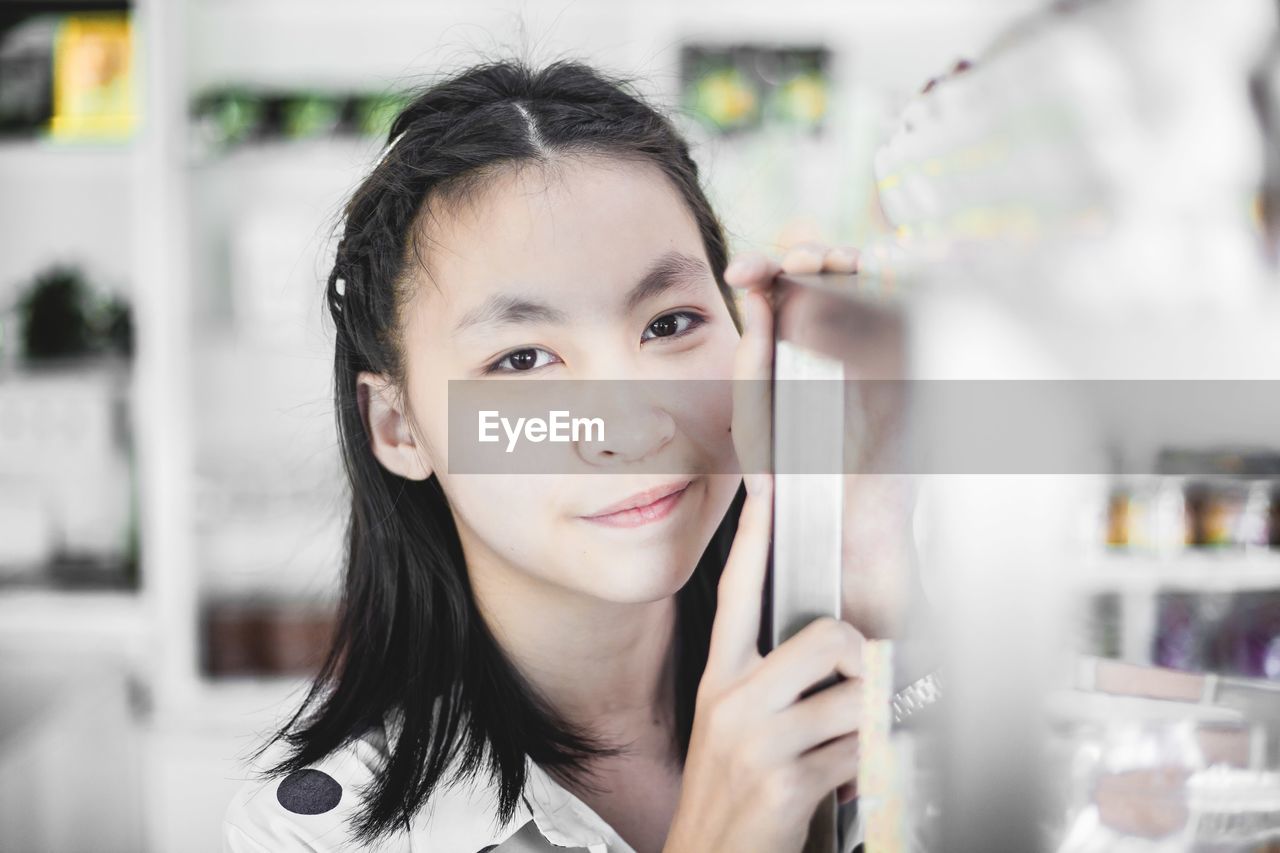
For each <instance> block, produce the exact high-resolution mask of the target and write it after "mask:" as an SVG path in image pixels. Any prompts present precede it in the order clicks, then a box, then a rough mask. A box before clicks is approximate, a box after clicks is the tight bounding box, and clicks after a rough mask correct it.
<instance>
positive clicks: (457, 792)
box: [222, 726, 528, 853]
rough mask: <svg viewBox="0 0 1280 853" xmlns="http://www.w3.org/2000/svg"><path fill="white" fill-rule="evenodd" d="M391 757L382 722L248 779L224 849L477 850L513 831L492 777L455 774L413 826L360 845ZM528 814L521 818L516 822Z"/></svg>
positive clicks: (228, 823)
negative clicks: (307, 759) (293, 765)
mask: <svg viewBox="0 0 1280 853" xmlns="http://www.w3.org/2000/svg"><path fill="white" fill-rule="evenodd" d="M282 750H283V747H279V748H277V749H274V750H273V751H272V752H269V753H268V754H267V755H266V756H265V757H264V760H265V763H267V764H269V763H271V761H273V760H278V759H279V758H280V757H282V754H283V752H282ZM386 754H387V734H386V729H385V728H383V727H381V726H378V727H375V728H372V729H370V730H369V731H367V732H366V733H365V734H363V735H361V736H360V737H358V738H356V739H354V740H352V741H351V742H349V743H348V744H347V745H345V746H344V747H342V748H341V749H338V750H335V751H334V752H332V753H330V754H329V755H327V756H325V757H324V758H323V759H322V760H320V761H318V762H316V763H315V764H312V765H311V766H310V767H307V768H305V769H303V770H298V771H296V772H294V773H291V774H289V775H287V776H284V777H274V778H271V779H267V780H265V781H264V780H261V779H254V780H252V781H249V782H246V783H245V784H244V785H242V786H241V788H240V789H239V790H238V791H237V792H236V795H235V796H234V797H233V798H232V800H231V803H230V805H229V806H228V808H227V812H226V817H225V819H224V821H223V830H222V837H223V841H222V848H223V853H289V851H326V853H328V851H355V850H360V851H377V853H410V851H428V850H449V851H459V853H471V851H478V850H483V849H485V848H487V847H489V846H490V845H493V844H496V843H498V842H500V841H502V840H503V839H505V838H506V837H507V836H508V835H510V834H511V832H512V828H511V826H512V825H515V824H512V825H509V826H505V827H504V826H499V825H498V822H497V820H496V815H497V813H498V809H497V798H496V794H495V791H494V790H493V788H492V786H491V785H490V784H489V783H488V780H487V779H478V780H467V781H465V782H464V781H463V780H460V779H457V778H451V779H450V780H449V783H448V784H444V785H441V787H440V788H438V789H437V790H436V791H435V792H434V793H433V795H432V797H431V799H430V801H429V802H428V803H427V805H426V806H425V807H424V808H423V810H422V811H421V812H420V813H419V814H418V815H417V816H416V817H415V819H414V821H413V826H412V827H411V828H410V829H408V830H402V831H400V832H397V833H395V834H394V835H392V836H389V837H388V838H386V839H384V840H382V841H380V842H379V843H378V844H374V845H366V844H363V843H360V842H357V841H356V840H355V838H354V833H353V828H354V826H355V820H356V818H357V816H358V814H359V812H360V811H361V808H362V806H363V798H362V793H363V790H364V789H365V788H366V786H368V785H369V784H370V783H372V782H373V781H374V780H375V778H376V776H377V774H378V773H379V772H380V770H381V768H382V766H383V762H384V760H385V758H386ZM452 769H453V768H451V770H452ZM527 819H528V816H527V815H525V816H523V817H520V816H517V822H520V821H522V820H527Z"/></svg>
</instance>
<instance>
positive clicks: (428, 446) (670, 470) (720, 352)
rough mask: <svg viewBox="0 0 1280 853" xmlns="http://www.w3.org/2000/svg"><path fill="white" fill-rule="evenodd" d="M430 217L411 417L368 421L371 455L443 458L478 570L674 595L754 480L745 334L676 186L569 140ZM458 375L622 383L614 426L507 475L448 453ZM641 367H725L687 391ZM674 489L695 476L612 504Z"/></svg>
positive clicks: (413, 312)
mask: <svg viewBox="0 0 1280 853" xmlns="http://www.w3.org/2000/svg"><path fill="white" fill-rule="evenodd" d="M425 228H426V229H427V234H428V235H429V239H427V240H423V241H421V245H422V246H423V252H424V254H427V253H429V255H428V258H429V261H428V262H429V266H430V269H431V277H430V279H429V280H428V278H427V276H426V275H425V274H424V273H422V271H421V270H419V272H418V279H419V281H418V283H417V284H415V286H414V291H413V293H414V295H413V297H412V298H411V300H410V301H409V303H408V304H407V306H406V308H405V311H404V314H403V332H404V339H403V350H404V355H405V362H406V378H405V388H404V389H403V390H404V393H405V394H406V395H407V397H408V410H409V417H408V419H407V420H406V421H405V422H404V425H402V427H401V428H400V429H399V430H390V429H388V430H383V431H382V435H383V436H384V438H379V437H378V432H379V431H378V429H377V427H374V428H373V429H374V433H375V439H374V444H375V453H377V454H378V455H379V458H380V459H381V460H382V461H383V463H384V464H386V465H388V467H395V466H399V471H398V473H401V474H403V475H405V476H414V477H426V476H429V475H430V473H432V472H434V473H435V474H437V475H438V476H439V478H440V483H441V485H442V487H443V489H444V492H445V494H446V495H447V496H448V498H449V503H450V506H451V508H452V512H453V515H454V520H455V522H456V524H457V527H458V532H459V536H460V538H461V541H462V545H463V549H464V551H465V553H466V557H467V562H468V566H469V569H470V571H471V572H472V573H473V576H474V573H475V572H490V573H496V576H497V577H499V578H502V577H505V578H507V579H512V578H513V577H514V576H513V575H512V574H511V573H512V572H515V573H520V575H523V576H531V577H532V578H536V579H539V580H541V581H544V582H547V583H550V584H553V585H556V586H558V587H561V588H564V589H567V590H571V591H575V592H578V593H581V594H583V595H586V596H589V597H591V598H594V599H602V600H608V601H615V602H639V601H654V600H658V599H660V598H664V597H667V596H670V595H672V594H674V593H675V592H676V591H677V590H678V589H679V588H680V587H681V586H683V585H684V583H685V582H686V581H687V580H688V578H689V577H690V575H691V574H692V572H693V569H694V568H695V566H696V564H697V562H698V558H699V557H700V555H701V554H702V551H703V550H704V549H705V547H706V545H707V543H708V541H709V540H710V538H711V536H712V534H713V533H714V531H715V529H716V527H717V526H718V524H719V523H720V521H721V519H722V518H723V516H724V514H725V512H726V510H727V508H728V506H729V503H730V502H731V500H732V498H733V496H734V494H735V492H736V491H737V487H738V483H739V482H740V477H739V476H738V475H737V474H734V473H732V472H733V471H734V470H735V462H734V454H733V444H732V440H731V435H730V433H729V425H730V420H731V415H732V411H731V393H730V387H729V381H728V380H729V378H730V376H731V373H732V362H733V356H734V352H735V349H736V346H737V342H738V332H737V329H736V328H735V327H734V324H733V320H732V319H731V317H730V315H729V311H728V309H727V307H726V306H725V303H724V298H723V297H722V296H721V293H720V291H719V289H718V288H717V286H716V281H715V278H714V276H713V274H712V272H711V270H710V268H709V266H708V264H707V259H706V253H705V250H704V248H703V244H702V240H701V237H700V235H699V232H698V228H697V226H696V224H695V222H694V220H693V217H692V215H691V214H690V212H689V211H688V209H687V208H686V206H685V203H684V201H683V200H682V198H681V196H680V195H679V193H678V192H677V190H676V189H675V188H674V187H673V186H672V185H671V184H670V182H669V180H668V179H667V178H666V177H665V175H663V173H662V172H661V171H660V170H659V169H658V168H657V167H656V166H653V165H651V164H648V163H643V162H633V161H624V160H619V159H608V158H603V157H599V156H583V157H572V158H564V159H561V160H559V161H558V162H557V164H556V165H555V166H554V167H552V168H550V169H547V168H544V167H541V166H531V167H529V166H526V167H524V168H521V169H518V170H511V171H508V172H504V173H502V174H501V175H500V176H497V177H495V178H494V179H493V181H492V182H490V183H488V184H487V185H486V187H485V189H484V190H483V192H482V193H481V194H480V195H479V196H477V197H475V198H473V199H472V200H471V201H470V202H469V203H467V204H464V205H453V206H451V207H450V209H449V211H448V214H447V215H440V216H437V217H434V218H432V219H430V220H429V221H428V223H427V224H426V226H425ZM655 271H656V272H657V274H656V275H655V274H654V273H655ZM451 379H467V380H485V381H494V382H521V383H525V382H539V381H542V380H548V379H553V380H600V379H608V380H619V381H617V382H615V383H611V384H610V386H608V387H610V388H614V389H615V392H613V393H607V394H606V395H605V397H606V398H607V399H609V400H610V401H611V406H612V407H611V409H610V411H609V417H608V418H606V425H607V428H606V431H605V438H606V440H604V441H597V440H592V441H586V440H583V441H577V442H569V443H564V444H559V445H556V448H557V449H555V450H554V451H553V452H554V453H558V454H561V455H562V458H560V457H557V459H556V470H557V471H563V472H564V473H563V474H559V473H557V474H537V475H532V474H520V475H517V474H510V475H501V474H450V473H449V471H448V470H447V467H446V466H447V462H448V452H447V451H448V423H449V420H448V392H449V386H448V382H449V380H451ZM637 379H643V380H657V379H670V380H676V379H679V380H698V379H702V380H706V379H714V380H723V381H720V382H707V383H701V384H700V385H699V387H700V388H701V389H703V390H702V391H701V392H700V393H699V394H696V395H691V394H689V393H672V394H660V393H655V392H656V391H658V390H660V389H661V387H662V383H654V382H642V383H634V384H630V385H629V384H628V383H627V382H626V381H625V380H637ZM678 387H685V388H687V387H689V386H678ZM371 390H373V388H372V385H371ZM521 390H523V389H521ZM385 411H390V409H389V408H388V409H386V410H385ZM395 417H396V414H395V413H392V414H391V418H392V419H393V420H394V418H395ZM410 423H411V424H413V429H412V430H408V429H407V425H408V424H410ZM393 434H394V435H398V436H399V438H398V439H397V438H391V439H386V438H385V436H387V435H393ZM499 434H501V431H500V430H499ZM503 440H504V441H505V438H504V439H503ZM397 441H400V442H401V443H400V444H399V446H397V447H392V446H390V445H394V444H395V443H396V442H397ZM548 446H549V445H548ZM539 452H543V451H539ZM410 455H411V456H412V457H413V458H414V460H415V461H414V463H412V464H406V462H405V459H406V458H408V456H410ZM646 470H647V471H649V472H652V471H661V472H664V473H661V474H655V473H644V471H646ZM686 484H687V485H686ZM672 487H683V490H682V491H680V492H679V493H678V494H677V495H676V496H675V497H674V498H668V499H666V500H664V501H660V502H659V503H658V504H657V505H655V506H653V507H651V508H650V509H648V510H642V511H631V512H629V513H628V512H623V513H617V514H612V515H603V516H602V515H601V513H602V512H604V511H606V510H608V509H609V508H611V507H613V506H615V505H617V504H619V503H621V502H624V501H626V500H627V499H628V498H631V497H633V496H635V495H637V493H641V492H644V491H646V490H651V489H655V488H656V489H658V491H659V492H662V491H669V490H670V488H672ZM649 499H650V500H652V498H649ZM642 500H643V498H642ZM525 579H529V578H528V577H526V578H525Z"/></svg>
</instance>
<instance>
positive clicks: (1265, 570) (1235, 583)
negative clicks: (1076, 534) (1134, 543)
mask: <svg viewBox="0 0 1280 853" xmlns="http://www.w3.org/2000/svg"><path fill="white" fill-rule="evenodd" d="M1068 583H1069V584H1070V585H1071V586H1072V587H1074V588H1076V589H1079V590H1082V591H1085V592H1149V593H1154V592H1161V591H1170V592H1177V591H1188V592H1260V591H1268V590H1277V591H1280V552H1277V551H1269V552H1268V551H1261V552H1254V553H1249V552H1243V553H1242V552H1235V553H1231V552H1222V553H1205V554H1199V553H1194V554H1182V555H1175V556H1169V557H1155V556H1144V555H1137V554H1134V555H1127V554H1124V555H1122V554H1117V555H1099V556H1098V557H1096V558H1094V559H1093V560H1091V561H1090V562H1089V563H1087V564H1086V567H1085V569H1084V571H1082V572H1080V573H1078V574H1076V575H1074V576H1072V577H1070V578H1069V579H1068Z"/></svg>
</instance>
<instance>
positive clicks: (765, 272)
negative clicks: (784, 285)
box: [724, 252, 782, 290]
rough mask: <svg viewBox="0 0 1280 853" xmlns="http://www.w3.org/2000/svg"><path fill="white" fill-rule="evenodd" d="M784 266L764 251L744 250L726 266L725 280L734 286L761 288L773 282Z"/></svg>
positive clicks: (749, 288) (752, 288)
mask: <svg viewBox="0 0 1280 853" xmlns="http://www.w3.org/2000/svg"><path fill="white" fill-rule="evenodd" d="M781 271H782V267H781V266H780V265H779V264H778V262H777V261H775V260H774V259H773V258H771V257H769V256H768V255H766V254H764V253H763V252H743V253H742V254H740V255H738V256H737V257H735V258H734V259H733V260H732V261H731V262H730V263H729V266H727V267H725V271H724V280H725V282H726V283H727V284H730V285H732V286H733V287H739V288H744V289H746V290H760V289H764V288H767V287H768V286H769V285H770V284H772V283H773V279H774V277H775V276H776V275H777V274H778V273H779V272H781Z"/></svg>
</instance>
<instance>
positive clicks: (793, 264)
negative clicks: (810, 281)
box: [782, 242, 827, 274]
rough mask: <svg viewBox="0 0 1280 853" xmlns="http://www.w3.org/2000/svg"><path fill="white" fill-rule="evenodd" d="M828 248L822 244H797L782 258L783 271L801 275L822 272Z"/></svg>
mask: <svg viewBox="0 0 1280 853" xmlns="http://www.w3.org/2000/svg"><path fill="white" fill-rule="evenodd" d="M826 255H827V247H826V246H825V245H823V244H821V243H809V242H806V243H797V244H796V245H794V246H792V247H791V248H790V249H788V250H787V253H786V254H785V255H783V256H782V271H783V272H789V273H795V274H801V273H815V272H822V262H823V259H824V258H825V257H826Z"/></svg>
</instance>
